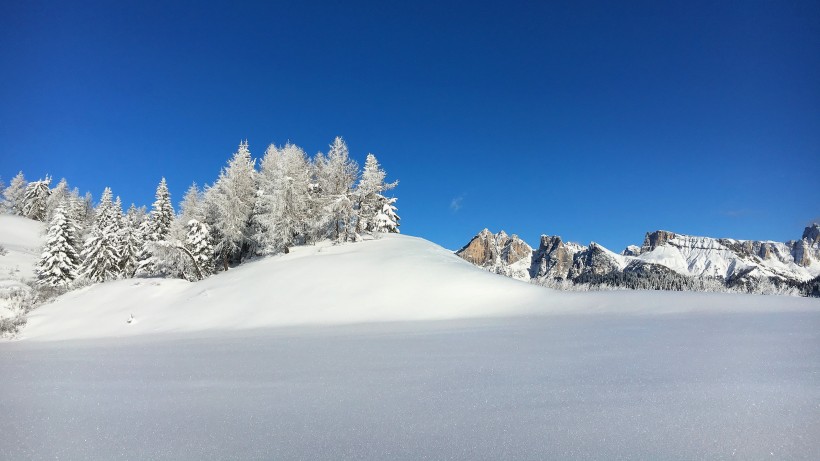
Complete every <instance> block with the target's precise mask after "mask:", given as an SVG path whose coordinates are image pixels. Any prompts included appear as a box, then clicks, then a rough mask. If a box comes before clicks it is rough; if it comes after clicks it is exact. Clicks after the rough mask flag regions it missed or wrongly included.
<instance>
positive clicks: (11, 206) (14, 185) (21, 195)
mask: <svg viewBox="0 0 820 461" xmlns="http://www.w3.org/2000/svg"><path fill="white" fill-rule="evenodd" d="M27 186H28V182H26V178H25V177H24V176H23V172H22V171H21V172H19V173H17V176H15V177H14V178H12V180H11V182H10V183H9V186H8V187H7V188H6V189H5V190H4V191H3V198H4V201H5V206H6V210H8V212H9V213H11V214H16V215H20V216H22V215H23V206H24V204H25V197H26V187H27Z"/></svg>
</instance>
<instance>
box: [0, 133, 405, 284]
mask: <svg viewBox="0 0 820 461" xmlns="http://www.w3.org/2000/svg"><path fill="white" fill-rule="evenodd" d="M257 163H258V165H257ZM386 177H387V174H386V172H385V171H384V169H383V168H382V167H381V165H380V164H379V162H378V160H377V159H376V157H375V156H374V155H373V154H368V155H367V157H366V160H365V164H364V167H363V169H361V170H360V168H359V166H358V164H357V163H356V162H355V161H354V160H353V159H351V158H350V156H349V152H348V148H347V145H346V144H345V142H344V140H343V139H342V138H341V137H337V138H336V139H335V140H334V141H333V143H332V144H331V145H330V146H329V150H328V152H327V153H318V154H316V155H315V156H314V157H313V158H310V157H309V156H308V155H307V154H306V153H305V151H304V150H302V149H301V148H300V147H298V146H296V145H294V144H291V143H288V144H286V145H284V146H281V147H277V146H275V145H273V144H272V145H270V146H269V147H268V148H267V150H266V151H265V154H264V156H263V157H262V158H261V159H259V161H258V162H257V159H254V158H253V157H252V156H251V153H250V150H249V148H248V143H247V141H245V142H242V143H240V144H239V147H238V149H237V151H236V152H235V153H234V154H233V156H232V157H231V158H230V159H229V160H228V162H227V165H226V166H225V167H223V168H222V170H221V172H220V173H219V176H218V178H217V179H216V180H215V181H214V183H213V184H210V185H207V186H205V187H204V188H200V187H198V186H197V185H196V184H195V183H194V184H192V185H191V186H190V188H189V189H188V191H187V192H186V194H185V196H184V198H183V200H182V202H181V204H180V207H179V212H178V213H177V212H175V211H174V208H173V206H172V204H171V195H170V193H169V191H168V185H167V183H166V181H165V178H162V179H161V180H160V182H159V185H158V186H157V189H156V194H155V201H154V203H153V204H152V206H151V209H150V211H149V210H147V209H146V208H145V207H136V206H135V205H133V204H132V205H131V206H130V207H129V208H128V210H127V211H125V212H123V208H122V202H121V200H120V198H119V197H114V194H113V192H112V191H111V189H110V188H108V187H106V188H105V190H104V191H103V193H102V195H101V197H100V200H99V202H98V203H96V204H94V203H93V201H92V197H91V194H90V193H87V194H85V196H80V194H79V191H78V190H77V189H76V188H74V189H69V186H68V183H67V181H66V180H65V179H62V180H61V181H59V182H58V183H57V185H56V186H54V187H51V182H52V179H51V178H50V177H46V178H45V179H40V180H37V181H31V182H27V181H26V179H25V177H24V175H23V173H22V172H20V173H19V174H17V176H15V177H14V178H13V179H12V180H11V182H10V184H9V186H8V187H5V188H4V187H3V185H2V183H0V189H3V197H4V201H3V206H4V208H5V209H6V211H7V212H9V213H12V214H16V215H20V216H25V217H28V218H30V219H35V220H38V221H43V222H46V223H48V225H47V229H48V234H47V236H46V241H45V244H44V246H43V249H42V256H41V257H40V259H39V261H38V263H37V266H36V273H37V279H38V284H40V285H41V286H42V287H50V288H54V289H57V290H64V289H68V288H70V287H72V286H75V285H78V284H82V283H93V282H102V281H106V280H112V279H117V278H128V277H135V276H137V277H140V276H143V277H153V276H161V277H178V278H183V279H187V280H192V281H193V280H199V279H202V278H204V277H207V276H209V275H211V274H213V273H215V272H218V271H224V270H228V269H229V268H230V267H232V266H235V265H237V264H240V263H242V262H243V261H245V260H247V259H248V258H251V257H255V256H262V255H271V254H277V253H287V252H289V250H290V248H292V247H293V246H297V245H305V244H311V243H315V242H317V241H320V240H332V241H335V242H353V241H358V240H361V238H362V236H364V235H373V236H378V235H379V234H381V233H398V232H399V220H400V218H399V216H398V214H397V213H396V210H397V208H396V204H395V203H396V200H397V199H396V198H395V197H388V196H387V195H385V193H386V192H387V191H389V190H392V189H393V188H395V187H396V185H397V184H398V181H394V182H386Z"/></svg>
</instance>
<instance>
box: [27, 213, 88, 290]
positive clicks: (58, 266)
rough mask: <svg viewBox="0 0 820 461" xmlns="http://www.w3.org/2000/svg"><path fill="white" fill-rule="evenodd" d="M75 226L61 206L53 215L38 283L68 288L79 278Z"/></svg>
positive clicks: (37, 269)
mask: <svg viewBox="0 0 820 461" xmlns="http://www.w3.org/2000/svg"><path fill="white" fill-rule="evenodd" d="M76 240H77V234H76V227H75V224H74V223H73V222H72V221H71V219H70V218H68V217H67V216H66V213H65V206H64V205H60V206H58V207H57V208H56V209H55V210H54V213H53V214H52V217H51V221H50V222H49V229H48V236H47V238H46V243H45V245H44V246H43V253H42V256H41V257H40V261H39V262H38V263H37V266H36V268H35V272H36V273H37V280H38V283H40V284H41V285H44V286H50V287H63V288H65V287H67V286H68V285H69V283H71V281H72V280H74V279H75V278H76V277H77V269H78V268H79V265H80V257H79V255H77V250H76V246H77V241H76Z"/></svg>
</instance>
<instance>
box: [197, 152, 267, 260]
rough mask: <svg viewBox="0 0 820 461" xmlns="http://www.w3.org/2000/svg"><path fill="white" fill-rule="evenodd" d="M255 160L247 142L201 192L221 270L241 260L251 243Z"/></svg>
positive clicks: (254, 196)
mask: <svg viewBox="0 0 820 461" xmlns="http://www.w3.org/2000/svg"><path fill="white" fill-rule="evenodd" d="M255 163H256V162H255V160H254V159H253V158H251V153H250V151H249V150H248V143H247V141H245V142H242V143H240V144H239V149H238V150H237V151H236V153H235V154H234V155H233V157H232V158H231V159H230V160H229V161H228V165H227V166H226V167H224V168H223V169H222V171H221V172H220V174H219V178H218V179H217V180H216V183H214V185H213V186H211V187H209V188H208V189H207V190H206V191H205V202H207V203H206V209H207V211H208V215H209V216H208V224H209V225H211V226H212V227H213V231H214V232H213V235H214V236H215V239H214V252H215V254H216V255H217V258H218V260H219V261H220V264H221V266H222V268H223V269H225V270H227V269H228V265H229V264H230V263H231V262H238V261H240V260H241V259H242V256H243V252H246V251H249V249H250V246H251V242H252V240H251V239H252V230H251V229H252V228H251V218H252V216H253V211H254V205H255V203H256V196H257V184H256V182H257V180H256V175H257V173H256V170H255V168H254V165H255Z"/></svg>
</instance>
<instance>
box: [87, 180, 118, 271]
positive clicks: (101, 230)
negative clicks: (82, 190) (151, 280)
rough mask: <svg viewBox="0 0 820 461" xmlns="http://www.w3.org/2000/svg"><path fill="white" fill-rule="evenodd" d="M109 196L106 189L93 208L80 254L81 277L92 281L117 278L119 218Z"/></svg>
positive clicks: (108, 190)
mask: <svg viewBox="0 0 820 461" xmlns="http://www.w3.org/2000/svg"><path fill="white" fill-rule="evenodd" d="M111 196H112V193H111V189H110V188H108V187H106V188H105V190H104V191H103V194H102V197H100V203H99V205H97V208H96V209H95V213H94V215H95V217H94V223H93V224H92V225H91V231H90V232H89V235H88V237H87V238H86V241H85V245H84V246H83V252H82V255H81V256H82V261H83V262H82V264H81V273H80V276H81V277H83V278H85V279H88V280H91V281H94V282H104V281H106V280H112V279H115V278H117V277H118V276H119V275H120V260H121V257H120V251H119V243H120V242H119V239H118V234H119V228H120V219H121V216H118V215H117V213H116V209H115V206H114V202H113V201H112V200H111Z"/></svg>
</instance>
